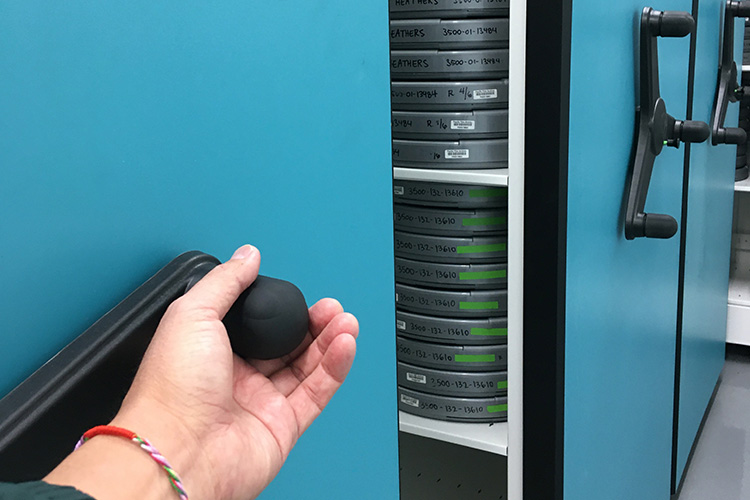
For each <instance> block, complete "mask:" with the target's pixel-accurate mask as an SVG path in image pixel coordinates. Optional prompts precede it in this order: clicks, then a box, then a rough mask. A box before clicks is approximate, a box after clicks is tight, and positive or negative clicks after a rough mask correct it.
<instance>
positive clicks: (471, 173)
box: [393, 167, 508, 186]
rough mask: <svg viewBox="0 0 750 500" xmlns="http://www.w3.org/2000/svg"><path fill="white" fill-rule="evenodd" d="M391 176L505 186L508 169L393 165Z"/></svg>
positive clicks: (405, 178) (415, 179)
mask: <svg viewBox="0 0 750 500" xmlns="http://www.w3.org/2000/svg"><path fill="white" fill-rule="evenodd" d="M393 178H394V179H398V180H404V181H428V182H455V183H457V184H479V185H483V186H507V185H508V169H507V168H495V169H486V170H437V169H428V168H403V167H393Z"/></svg>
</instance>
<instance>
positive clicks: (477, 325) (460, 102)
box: [389, 0, 509, 423]
mask: <svg viewBox="0 0 750 500" xmlns="http://www.w3.org/2000/svg"><path fill="white" fill-rule="evenodd" d="M389 1H390V14H391V25H390V39H391V80H392V81H391V103H392V107H393V109H392V133H393V166H394V167H401V168H416V169H420V168H421V169H438V170H467V169H468V170H474V169H492V168H506V167H507V165H508V139H507V137H508V111H507V107H508V79H507V78H508V39H509V36H508V35H509V20H508V6H509V2H508V0H472V1H471V2H458V3H452V4H447V3H445V2H415V1H412V0H389ZM393 192H394V228H395V256H396V261H395V272H396V335H397V337H396V343H397V359H398V407H399V410H401V411H404V412H407V413H411V414H415V415H419V416H422V417H426V418H432V419H438V420H449V421H459V422H490V423H491V422H502V421H505V420H507V410H508V405H507V387H508V380H507V334H508V330H507V204H508V190H507V188H506V187H498V186H486V185H469V184H454V183H446V182H428V181H412V180H409V181H407V180H398V179H397V180H394V186H393Z"/></svg>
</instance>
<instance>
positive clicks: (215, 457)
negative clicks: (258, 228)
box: [47, 246, 358, 500]
mask: <svg viewBox="0 0 750 500" xmlns="http://www.w3.org/2000/svg"><path fill="white" fill-rule="evenodd" d="M259 265H260V255H259V253H258V251H257V250H256V249H255V248H253V247H251V246H244V247H241V248H240V249H238V250H237V252H235V255H234V256H233V257H232V259H231V260H230V261H228V262H226V263H225V264H222V265H220V266H217V267H216V268H215V269H213V270H212V271H211V272H210V273H209V274H208V275H206V277H204V278H203V279H202V280H201V281H200V282H198V283H197V284H196V285H195V286H194V287H193V288H192V289H191V290H190V291H189V292H188V293H186V294H185V295H184V296H183V297H181V298H179V299H177V300H176V301H175V302H174V303H173V304H172V305H171V306H170V307H169V309H168V310H167V312H166V314H165V315H164V317H163V318H162V320H161V323H160V324H159V327H158V328H157V331H156V333H155V335H154V338H153V340H152V341H151V344H150V346H149V348H148V350H147V352H146V354H145V356H144V359H143V362H142V364H141V366H140V368H139V370H138V373H137V375H136V377H135V380H134V382H133V385H132V387H131V389H130V391H129V392H128V394H127V396H126V398H125V400H124V402H123V405H122V408H121V409H120V412H119V413H118V414H117V416H116V417H115V419H114V420H113V421H112V425H117V426H120V427H124V428H127V429H129V430H132V431H134V432H136V433H137V434H139V435H141V436H143V437H144V438H147V439H149V440H150V441H151V443H153V444H154V446H155V447H156V448H157V449H159V451H160V452H161V453H162V454H163V455H164V456H165V457H167V459H168V460H170V461H171V462H172V465H173V466H174V468H175V470H176V471H177V472H178V474H180V475H181V477H182V480H183V484H184V485H185V488H186V490H187V492H188V493H189V494H190V499H191V500H200V499H227V500H232V499H237V500H239V499H243V500H245V499H248V498H255V497H256V496H257V495H258V494H260V492H261V491H262V490H263V488H265V487H266V486H267V485H268V483H269V482H270V481H271V480H272V479H273V477H274V476H275V475H276V474H277V473H278V471H279V469H280V468H281V466H282V464H283V463H284V460H286V457H287V456H288V455H289V452H290V451H291V449H292V447H293V446H294V444H295V443H296V441H297V439H298V438H299V436H300V435H301V434H302V433H303V432H304V431H305V430H306V429H307V428H308V427H309V425H310V424H311V423H312V421H313V420H315V418H316V417H317V416H318V415H319V414H320V412H321V411H322V410H323V408H325V406H326V405H327V404H328V402H329V401H330V399H331V397H332V396H333V394H334V393H335V392H336V390H337V389H338V388H339V387H340V386H341V383H342V382H343V381H344V379H345V377H346V375H347V373H348V372H349V369H350V368H351V365H352V362H353V360H354V355H355V351H356V341H355V338H356V336H357V333H358V324H357V320H356V319H355V318H354V316H352V315H351V314H347V313H344V312H343V309H342V307H341V305H340V304H339V303H338V302H337V301H335V300H333V299H323V300H321V301H320V302H318V303H317V304H315V305H314V306H312V307H311V308H310V310H309V312H310V328H309V332H308V336H307V338H306V339H305V341H304V342H303V344H302V345H301V346H300V347H299V348H298V349H297V350H296V351H295V352H293V353H292V354H290V355H289V356H286V357H284V358H282V359H277V360H270V361H252V362H251V363H249V364H248V363H247V362H245V361H244V360H242V359H240V358H239V357H237V356H236V355H234V354H233V353H232V350H231V346H230V344H229V339H228V337H227V334H226V330H225V328H224V325H223V323H222V322H221V319H222V318H223V316H224V315H225V314H226V312H227V311H228V310H229V308H230V307H231V305H232V304H233V303H234V301H235V300H236V299H237V297H238V296H239V294H240V293H241V292H242V291H243V290H244V289H245V288H247V287H248V286H249V285H250V284H251V283H252V282H253V280H255V278H256V276H257V275H258V268H259ZM97 439H99V440H102V441H101V442H103V440H104V439H107V438H105V437H97V438H94V439H92V440H91V441H89V442H88V443H86V445H84V446H83V447H82V448H81V450H84V449H85V448H86V446H89V443H92V444H93V443H95V442H96V440H97ZM113 439H117V438H113ZM128 445H129V444H128ZM102 446H103V445H102ZM129 446H132V445H129ZM79 452H80V450H79ZM79 452H76V453H79ZM139 453H143V452H142V451H139ZM143 455H144V456H143V460H150V459H149V458H148V456H147V455H145V453H143ZM74 456H75V453H74V454H73V455H72V456H71V457H74ZM149 465H150V466H152V467H155V468H157V469H158V466H157V465H156V464H155V463H152V464H149ZM67 469H70V467H68V468H67ZM67 469H66V470H67ZM54 474H55V473H54V472H53V473H52V474H51V475H50V477H51V478H52V481H50V482H55V481H54V480H55V479H56V478H55V477H54ZM47 480H48V481H49V480H50V478H49V477H48V478H47ZM161 480H162V481H163V482H164V484H165V485H167V486H168V482H167V479H166V476H164V477H163V478H162V479H161ZM57 482H58V484H72V482H70V481H68V482H61V481H57ZM72 485H73V486H76V484H72ZM88 487H89V489H88V490H87V489H83V488H79V489H82V490H83V491H85V492H87V493H89V494H91V495H92V496H94V497H95V498H97V500H106V498H108V497H107V496H105V495H106V490H105V491H104V492H103V493H102V494H98V492H96V491H91V487H90V486H88ZM107 490H109V491H112V485H111V484H110V485H108V487H107ZM169 494H170V495H172V496H173V497H174V498H176V496H174V493H173V492H172V491H171V490H169ZM109 498H112V497H109ZM169 498H172V497H169Z"/></svg>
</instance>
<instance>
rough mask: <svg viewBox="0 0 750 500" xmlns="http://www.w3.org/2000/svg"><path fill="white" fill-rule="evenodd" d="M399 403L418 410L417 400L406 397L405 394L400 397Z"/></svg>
mask: <svg viewBox="0 0 750 500" xmlns="http://www.w3.org/2000/svg"><path fill="white" fill-rule="evenodd" d="M401 402H402V403H404V404H405V405H409V406H413V407H414V408H419V400H418V399H417V398H413V397H411V396H407V395H406V394H402V395H401Z"/></svg>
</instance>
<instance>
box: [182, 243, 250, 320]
mask: <svg viewBox="0 0 750 500" xmlns="http://www.w3.org/2000/svg"><path fill="white" fill-rule="evenodd" d="M259 268H260V252H258V249H257V248H255V247H253V246H251V245H245V246H242V247H240V248H238V249H237V251H236V252H235V253H234V255H233V256H232V258H231V259H230V260H228V261H227V262H225V263H223V264H220V265H218V266H216V267H215V268H213V269H212V270H211V271H210V272H209V273H208V274H207V275H206V276H204V277H203V279H201V280H200V281H199V282H198V283H196V284H195V286H194V287H193V288H191V289H190V291H188V292H187V293H186V294H185V295H184V296H183V297H182V298H181V299H180V300H181V301H182V305H183V306H185V307H188V308H195V309H202V310H207V311H210V312H211V313H212V314H214V313H215V315H216V319H222V318H223V317H224V316H225V315H226V313H227V311H229V309H230V308H231V307H232V304H234V301H235V300H237V297H239V296H240V294H241V293H242V292H243V291H245V289H246V288H247V287H248V286H250V284H251V283H252V282H253V281H255V278H256V277H257V276H258V269H259Z"/></svg>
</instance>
